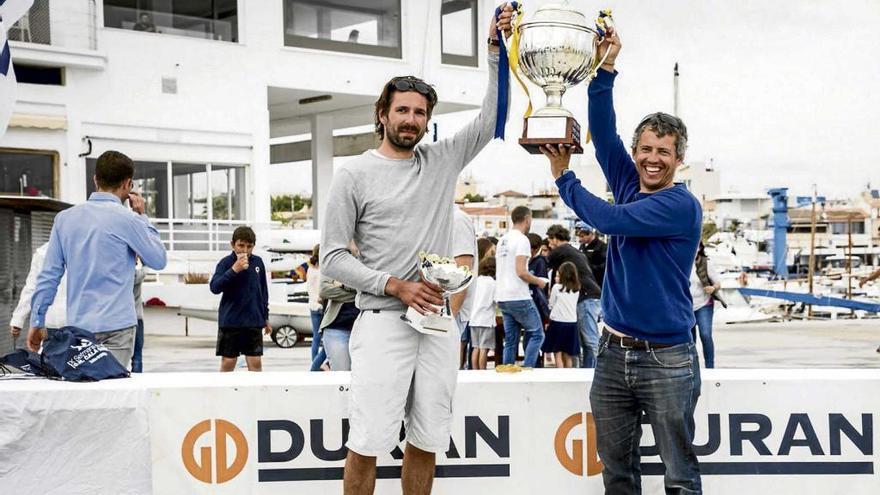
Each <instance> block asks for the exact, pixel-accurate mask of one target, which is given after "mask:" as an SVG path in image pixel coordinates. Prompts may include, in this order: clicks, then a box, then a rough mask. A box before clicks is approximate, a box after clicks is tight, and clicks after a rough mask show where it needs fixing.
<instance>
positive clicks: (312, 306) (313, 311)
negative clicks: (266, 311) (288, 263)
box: [306, 244, 327, 371]
mask: <svg viewBox="0 0 880 495" xmlns="http://www.w3.org/2000/svg"><path fill="white" fill-rule="evenodd" d="M320 254H321V245H320V244H315V247H313V248H312V256H311V257H310V258H309V261H308V269H307V270H306V288H307V289H308V293H309V315H310V316H311V318H312V364H311V366H310V367H309V371H320V370H321V365H323V364H324V361H326V360H327V353H326V352H325V351H324V347H323V346H322V345H321V320H322V319H323V318H324V304H323V303H324V301H323V300H322V299H321V269H320V267H319V266H318V264H319V261H318V260H319V257H320Z"/></svg>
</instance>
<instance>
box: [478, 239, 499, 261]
mask: <svg viewBox="0 0 880 495" xmlns="http://www.w3.org/2000/svg"><path fill="white" fill-rule="evenodd" d="M488 256H492V257H493V258H494V257H495V244H494V243H492V241H490V240H489V239H487V238H485V237H480V238H479V239H477V258H479V259H478V260H477V263H478V264H479V262H480V261H483V258H486V257H488Z"/></svg>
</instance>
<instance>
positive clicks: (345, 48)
mask: <svg viewBox="0 0 880 495" xmlns="http://www.w3.org/2000/svg"><path fill="white" fill-rule="evenodd" d="M284 44H285V45H287V46H296V47H301V48H314V49H318V50H328V51H336V52H346V53H362V54H365V55H376V56H380V57H390V58H401V56H402V55H401V46H400V0H373V1H369V2H367V1H363V0H361V1H357V2H345V4H343V3H342V2H333V1H327V0H323V1H322V0H284Z"/></svg>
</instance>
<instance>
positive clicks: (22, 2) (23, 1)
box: [0, 0, 34, 137]
mask: <svg viewBox="0 0 880 495" xmlns="http://www.w3.org/2000/svg"><path fill="white" fill-rule="evenodd" d="M33 3H34V0H0V137H3V134H5V133H6V126H7V124H9V117H10V116H11V115H12V107H13V105H15V70H14V69H13V68H12V51H11V49H10V48H9V40H8V39H7V31H8V30H9V28H11V27H12V25H13V24H15V23H16V22H17V21H18V20H19V19H20V18H21V16H23V15H24V14H25V13H26V12H27V11H28V9H30V8H31V5H32V4H33Z"/></svg>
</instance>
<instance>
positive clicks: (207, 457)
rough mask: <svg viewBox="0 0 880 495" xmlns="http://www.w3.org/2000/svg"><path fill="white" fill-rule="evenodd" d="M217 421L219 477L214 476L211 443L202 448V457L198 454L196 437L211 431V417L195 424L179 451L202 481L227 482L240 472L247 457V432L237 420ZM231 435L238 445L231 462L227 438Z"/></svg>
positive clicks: (217, 469) (215, 430) (193, 472)
mask: <svg viewBox="0 0 880 495" xmlns="http://www.w3.org/2000/svg"><path fill="white" fill-rule="evenodd" d="M213 421H214V459H215V460H216V474H217V478H216V481H215V480H214V479H212V471H213V469H212V467H213V466H212V463H211V447H202V448H201V449H199V454H200V456H199V460H196V458H195V445H196V441H197V440H198V439H199V438H201V437H202V436H203V435H204V434H205V433H208V432H210V431H211V420H210V419H206V420H204V421H201V422H199V423H197V424H196V425H195V426H193V427H192V428H191V429H190V430H189V431H188V432H187V433H186V436H185V437H184V438H183V445H181V448H180V453H181V456H182V457H183V466H184V467H185V468H186V470H187V471H189V474H191V475H192V476H193V478H195V479H197V480H199V481H201V482H203V483H214V482H216V483H226V482H227V481H229V480H231V479H232V478H235V477H236V476H238V473H240V472H241V470H242V469H244V465H245V463H246V462H247V457H248V445H247V440H246V439H245V438H244V434H243V433H242V432H241V430H239V429H238V428H237V427H236V426H235V425H234V424H232V423H230V422H229V421H224V420H222V419H215V420H213ZM227 438H230V439H231V440H232V442H233V444H234V445H235V459H233V461H232V464H231V465H230V464H227V463H226V461H227V459H226V439H227Z"/></svg>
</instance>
